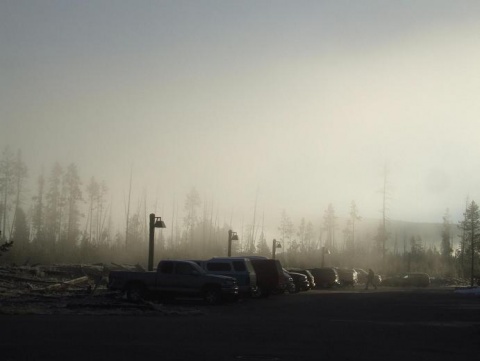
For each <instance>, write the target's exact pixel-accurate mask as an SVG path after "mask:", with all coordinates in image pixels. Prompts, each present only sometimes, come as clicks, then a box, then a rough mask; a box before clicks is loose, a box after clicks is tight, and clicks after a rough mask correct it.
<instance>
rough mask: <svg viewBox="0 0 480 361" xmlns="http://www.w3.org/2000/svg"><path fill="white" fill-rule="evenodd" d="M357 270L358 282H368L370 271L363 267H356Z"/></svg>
mask: <svg viewBox="0 0 480 361" xmlns="http://www.w3.org/2000/svg"><path fill="white" fill-rule="evenodd" d="M354 270H355V271H356V272H357V282H358V283H367V277H368V272H367V271H365V270H364V269H363V268H354Z"/></svg>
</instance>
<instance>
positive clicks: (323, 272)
mask: <svg viewBox="0 0 480 361" xmlns="http://www.w3.org/2000/svg"><path fill="white" fill-rule="evenodd" d="M308 270H309V271H310V272H311V273H312V275H313V277H315V283H316V285H317V288H332V287H337V286H340V279H339V277H338V273H337V270H336V269H335V268H333V267H323V268H309V269H308Z"/></svg>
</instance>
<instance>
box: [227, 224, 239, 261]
mask: <svg viewBox="0 0 480 361" xmlns="http://www.w3.org/2000/svg"><path fill="white" fill-rule="evenodd" d="M232 241H238V236H237V232H233V231H232V230H231V229H229V230H228V254H227V256H228V257H232Z"/></svg>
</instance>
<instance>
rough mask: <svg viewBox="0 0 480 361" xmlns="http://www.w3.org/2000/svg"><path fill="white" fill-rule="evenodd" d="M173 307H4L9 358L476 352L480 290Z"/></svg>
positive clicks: (328, 294) (372, 356)
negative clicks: (41, 311)
mask: <svg viewBox="0 0 480 361" xmlns="http://www.w3.org/2000/svg"><path fill="white" fill-rule="evenodd" d="M157 306H158V307H159V308H160V309H162V310H164V311H168V310H171V311H176V312H157V313H155V312H151V311H150V312H147V311H145V312H142V311H139V312H136V313H131V312H126V313H123V314H118V313H117V314H111V313H109V312H104V311H102V310H101V309H97V310H88V312H85V309H83V310H82V309H81V308H78V312H71V313H70V314H61V313H54V314H48V315H2V316H0V323H1V325H2V327H1V331H0V333H1V337H0V349H1V350H2V351H1V352H2V358H1V359H2V360H5V361H20V360H48V361H51V360H140V359H161V360H225V361H226V360H292V361H296V360H314V359H315V360H407V359H411V360H452V359H455V360H473V359H476V357H478V353H479V351H480V346H479V345H480V343H479V341H478V340H479V339H480V298H479V297H475V296H471V295H459V294H455V293H454V292H453V289H446V288H442V289H440V288H438V289H436V288H427V289H398V288H379V289H378V290H377V291H365V290H363V289H361V288H356V289H353V290H340V291H332V290H325V291H320V290H312V291H307V292H301V293H297V294H285V295H276V296H272V297H269V298H268V299H246V300H242V301H240V302H238V303H227V304H223V305H219V306H205V305H204V304H203V303H202V302H201V301H195V300H184V301H178V302H175V303H171V304H166V305H157Z"/></svg>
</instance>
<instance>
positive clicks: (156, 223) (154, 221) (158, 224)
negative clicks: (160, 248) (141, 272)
mask: <svg viewBox="0 0 480 361" xmlns="http://www.w3.org/2000/svg"><path fill="white" fill-rule="evenodd" d="M155 228H167V226H166V225H165V222H163V221H162V217H155V213H151V214H150V234H149V239H148V240H149V242H148V270H149V271H153V250H154V247H155Z"/></svg>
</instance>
